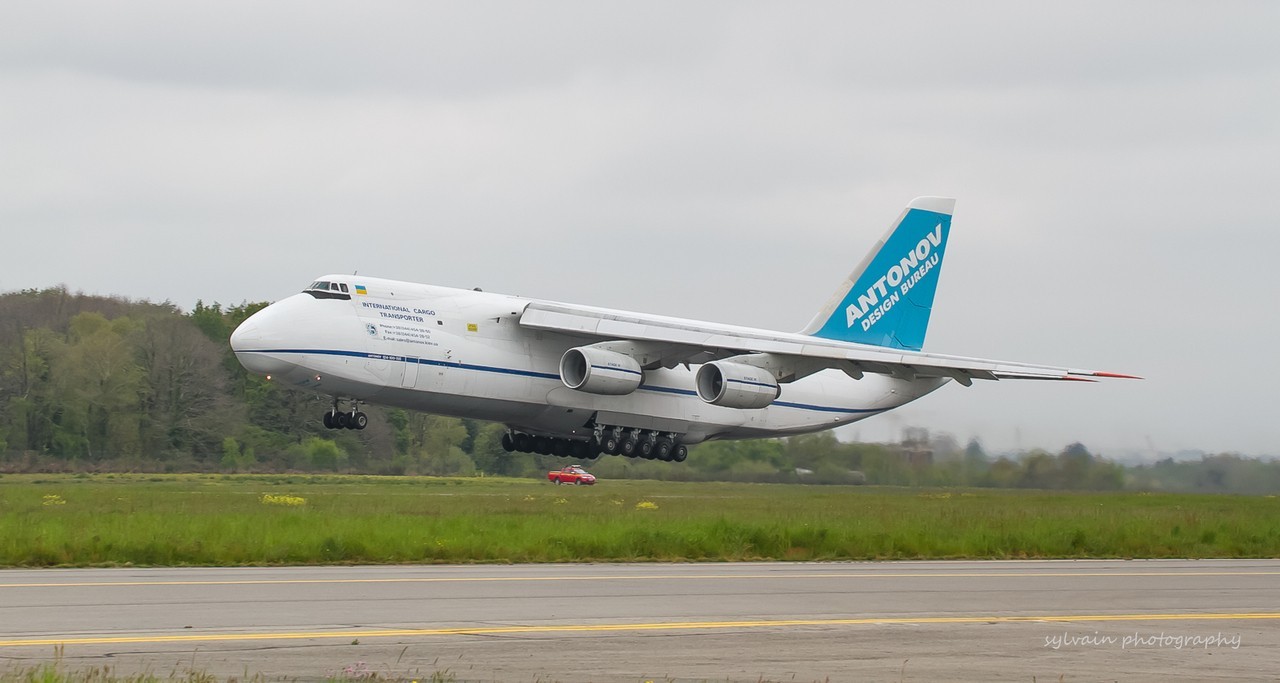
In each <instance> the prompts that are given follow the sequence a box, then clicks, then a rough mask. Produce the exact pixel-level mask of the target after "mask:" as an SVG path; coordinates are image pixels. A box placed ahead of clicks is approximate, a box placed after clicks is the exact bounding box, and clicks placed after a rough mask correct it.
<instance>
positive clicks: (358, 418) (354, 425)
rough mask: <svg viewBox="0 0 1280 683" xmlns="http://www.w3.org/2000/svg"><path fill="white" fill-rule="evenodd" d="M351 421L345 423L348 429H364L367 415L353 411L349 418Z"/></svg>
mask: <svg viewBox="0 0 1280 683" xmlns="http://www.w3.org/2000/svg"><path fill="white" fill-rule="evenodd" d="M350 420H351V422H350V424H348V425H347V428H348V429H364V428H365V427H368V426H369V416H368V415H365V414H364V413H354V414H352V415H351V418H350Z"/></svg>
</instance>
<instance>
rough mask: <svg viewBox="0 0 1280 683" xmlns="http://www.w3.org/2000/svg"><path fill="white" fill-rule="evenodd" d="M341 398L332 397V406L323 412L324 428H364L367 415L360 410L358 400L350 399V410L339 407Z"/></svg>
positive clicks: (366, 423)
mask: <svg viewBox="0 0 1280 683" xmlns="http://www.w3.org/2000/svg"><path fill="white" fill-rule="evenodd" d="M341 401H342V399H340V398H338V397H337V396H334V397H333V407H332V408H330V409H329V410H326V411H325V413H324V420H323V421H324V426H325V429H364V428H365V427H368V426H369V416H368V415H365V414H364V413H362V412H360V402H359V401H356V400H354V399H353V400H352V401H351V410H349V411H344V410H341V409H340V408H339V404H340V403H341Z"/></svg>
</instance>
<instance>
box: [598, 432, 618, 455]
mask: <svg viewBox="0 0 1280 683" xmlns="http://www.w3.org/2000/svg"><path fill="white" fill-rule="evenodd" d="M621 448H622V444H621V443H619V442H618V437H616V436H606V437H604V440H602V441H601V442H600V450H602V451H604V452H605V453H608V454H609V455H617V454H618V453H619V452H620V450H619V449H621Z"/></svg>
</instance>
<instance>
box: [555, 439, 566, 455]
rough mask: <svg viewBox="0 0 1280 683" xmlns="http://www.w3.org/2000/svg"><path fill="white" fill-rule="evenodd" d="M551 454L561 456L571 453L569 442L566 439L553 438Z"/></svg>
mask: <svg viewBox="0 0 1280 683" xmlns="http://www.w3.org/2000/svg"><path fill="white" fill-rule="evenodd" d="M551 454H552V455H555V456H557V457H561V458H563V457H565V456H567V455H569V442H567V441H565V440H564V439H552V440H551Z"/></svg>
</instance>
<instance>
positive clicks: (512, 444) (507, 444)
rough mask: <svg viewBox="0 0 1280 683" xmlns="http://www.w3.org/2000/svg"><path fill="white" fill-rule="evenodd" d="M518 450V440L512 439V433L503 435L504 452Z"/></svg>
mask: <svg viewBox="0 0 1280 683" xmlns="http://www.w3.org/2000/svg"><path fill="white" fill-rule="evenodd" d="M515 449H516V440H515V439H513V438H511V432H507V433H506V434H503V435H502V450H504V451H506V452H508V453H510V452H512V451H514V450H515Z"/></svg>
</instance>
